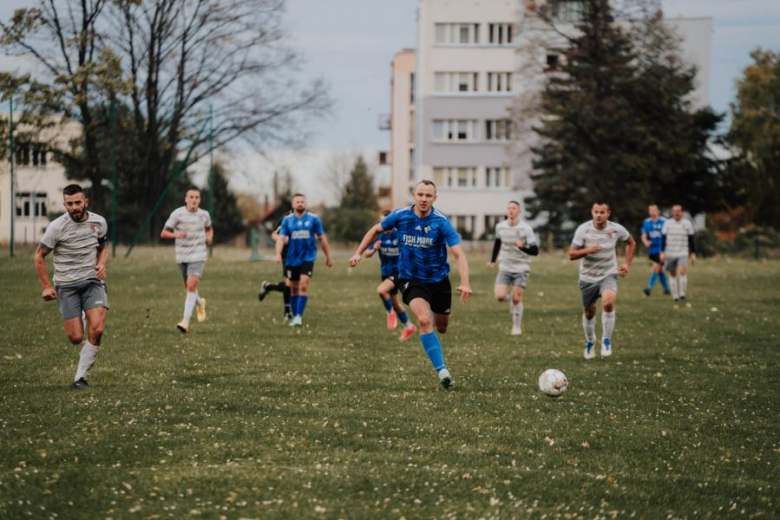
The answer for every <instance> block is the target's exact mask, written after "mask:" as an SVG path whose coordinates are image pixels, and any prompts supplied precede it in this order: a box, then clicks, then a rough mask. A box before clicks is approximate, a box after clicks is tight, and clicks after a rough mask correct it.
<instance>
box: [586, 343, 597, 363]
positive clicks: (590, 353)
mask: <svg viewBox="0 0 780 520" xmlns="http://www.w3.org/2000/svg"><path fill="white" fill-rule="evenodd" d="M594 357H596V349H595V348H593V343H591V342H590V341H586V342H585V359H593V358H594Z"/></svg>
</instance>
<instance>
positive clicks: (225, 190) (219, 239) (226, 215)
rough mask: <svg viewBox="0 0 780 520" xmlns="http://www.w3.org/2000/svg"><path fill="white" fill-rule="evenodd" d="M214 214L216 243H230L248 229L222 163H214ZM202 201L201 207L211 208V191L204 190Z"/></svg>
mask: <svg viewBox="0 0 780 520" xmlns="http://www.w3.org/2000/svg"><path fill="white" fill-rule="evenodd" d="M212 185H213V187H214V213H213V214H212V215H211V221H212V223H213V226H214V242H216V243H218V244H220V243H225V242H229V241H230V240H232V239H233V238H234V237H235V236H236V235H238V234H239V233H241V232H242V231H244V230H245V229H246V226H245V225H244V218H243V217H242V216H241V210H240V209H239V207H238V200H237V199H236V196H235V194H234V193H233V192H232V191H231V190H230V186H228V174H227V172H226V171H225V168H224V166H222V163H220V162H215V163H214V180H213V182H212ZM201 193H202V195H201V197H202V201H201V204H200V206H201V207H202V208H203V209H206V210H210V208H209V200H210V199H209V195H210V192H209V189H208V188H206V189H204V190H202V192H201Z"/></svg>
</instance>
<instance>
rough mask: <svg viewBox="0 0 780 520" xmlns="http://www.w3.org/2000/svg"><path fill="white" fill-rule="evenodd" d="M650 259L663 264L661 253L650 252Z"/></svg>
mask: <svg viewBox="0 0 780 520" xmlns="http://www.w3.org/2000/svg"><path fill="white" fill-rule="evenodd" d="M650 261H651V262H653V263H654V264H661V263H663V262H661V253H650Z"/></svg>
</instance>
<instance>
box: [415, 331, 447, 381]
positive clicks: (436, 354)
mask: <svg viewBox="0 0 780 520" xmlns="http://www.w3.org/2000/svg"><path fill="white" fill-rule="evenodd" d="M420 341H421V342H422V346H423V349H425V353H426V354H428V359H430V360H431V365H433V369H434V370H436V372H438V371H439V370H441V369H442V368H444V366H445V365H444V353H443V352H442V351H441V343H439V337H438V336H437V335H436V333H435V332H429V333H428V334H420Z"/></svg>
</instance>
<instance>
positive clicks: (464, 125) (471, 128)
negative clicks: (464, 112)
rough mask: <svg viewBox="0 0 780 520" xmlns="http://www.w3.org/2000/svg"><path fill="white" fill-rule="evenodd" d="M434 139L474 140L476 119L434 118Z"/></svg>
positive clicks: (475, 137)
mask: <svg viewBox="0 0 780 520" xmlns="http://www.w3.org/2000/svg"><path fill="white" fill-rule="evenodd" d="M433 139H434V141H447V142H449V141H452V142H455V141H476V140H477V121H476V120H473V119H435V120H434V121H433Z"/></svg>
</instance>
